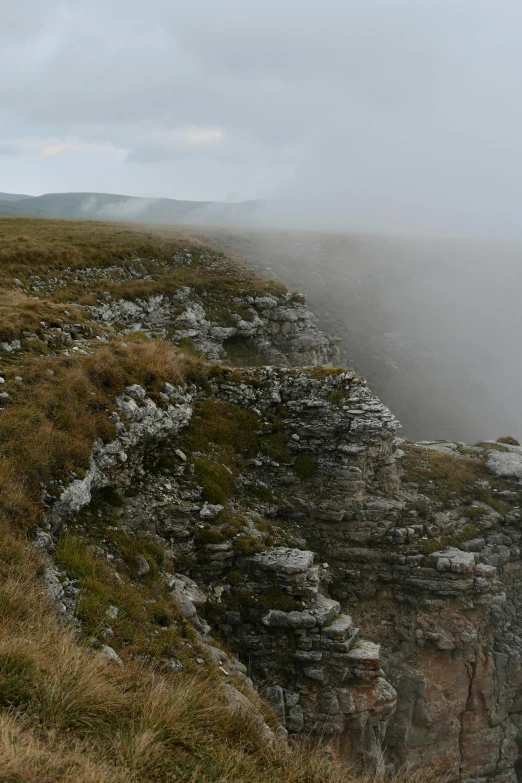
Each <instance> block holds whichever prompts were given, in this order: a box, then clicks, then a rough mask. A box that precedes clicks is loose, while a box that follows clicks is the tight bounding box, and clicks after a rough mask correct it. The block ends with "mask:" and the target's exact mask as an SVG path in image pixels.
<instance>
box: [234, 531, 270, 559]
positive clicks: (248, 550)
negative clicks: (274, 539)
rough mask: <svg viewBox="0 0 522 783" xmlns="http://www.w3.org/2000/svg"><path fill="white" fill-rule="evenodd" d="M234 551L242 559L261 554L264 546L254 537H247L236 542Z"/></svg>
mask: <svg viewBox="0 0 522 783" xmlns="http://www.w3.org/2000/svg"><path fill="white" fill-rule="evenodd" d="M233 549H234V554H236V555H238V556H240V557H241V556H247V555H254V554H255V553H256V552H261V550H262V549H263V545H262V544H260V543H259V541H258V540H257V538H254V536H250V535H246V536H242V537H241V538H236V539H235V540H234V544H233Z"/></svg>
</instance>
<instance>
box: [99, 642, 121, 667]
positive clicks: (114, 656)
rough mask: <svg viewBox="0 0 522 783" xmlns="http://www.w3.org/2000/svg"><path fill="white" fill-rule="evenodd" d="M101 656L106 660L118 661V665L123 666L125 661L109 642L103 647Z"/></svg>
mask: <svg viewBox="0 0 522 783" xmlns="http://www.w3.org/2000/svg"><path fill="white" fill-rule="evenodd" d="M100 658H103V660H104V661H108V662H111V661H112V662H113V663H117V664H118V666H123V661H122V659H121V658H120V656H119V655H118V653H117V652H116V650H114V649H113V648H112V647H109V645H108V644H104V645H103V647H102V648H101V652H100Z"/></svg>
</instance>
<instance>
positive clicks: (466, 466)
mask: <svg viewBox="0 0 522 783" xmlns="http://www.w3.org/2000/svg"><path fill="white" fill-rule="evenodd" d="M207 383H208V386H207V387H206V388H205V389H201V388H197V387H194V388H193V389H191V390H190V393H189V394H190V401H189V398H188V397H187V396H186V395H187V392H186V391H185V392H181V390H179V391H178V390H176V391H175V390H174V389H168V390H166V392H165V394H166V396H167V397H168V403H167V409H166V413H165V412H164V413H163V414H161V415H160V414H159V412H158V409H157V407H156V405H155V403H153V402H152V401H151V400H150V399H148V398H147V397H146V395H145V391H144V390H143V389H141V388H139V387H136V388H134V387H133V388H128V389H127V390H126V393H125V395H124V396H123V397H122V398H121V399H120V403H119V406H120V410H121V417H122V421H125V420H127V421H130V422H131V426H130V430H127V429H126V428H125V426H124V425H123V423H122V424H121V425H119V426H120V427H121V434H122V437H123V439H124V440H123V441H121V442H118V445H115V444H111V445H110V447H109V451H110V453H111V455H112V456H111V458H110V460H107V447H106V448H105V449H104V450H103V452H101V453H100V458H97V457H96V455H95V457H94V464H93V470H92V471H91V472H90V474H89V476H88V477H86V479H84V480H83V481H81V482H78V484H77V485H76V484H72V485H71V486H70V488H69V490H68V493H66V495H65V496H64V497H63V498H62V500H61V501H60V502H59V503H58V504H56V505H55V506H54V510H53V518H54V519H57V518H58V519H63V516H64V514H63V509H64V503H65V504H67V503H69V504H70V511H78V510H79V506H78V503H77V498H78V497H82V498H84V502H85V501H87V500H88V499H89V495H87V494H86V495H84V494H83V492H84V488H85V487H86V486H87V485H88V484H89V482H91V476H94V477H96V476H97V478H96V480H95V481H94V483H93V484H91V485H90V486H89V491H90V492H92V491H94V493H95V495H96V491H97V490H99V489H100V488H101V487H102V486H103V485H105V486H110V487H112V488H113V489H115V490H116V489H117V490H118V492H120V493H121V506H120V507H119V508H118V509H117V510H116V511H115V510H114V509H111V510H110V513H111V518H112V524H116V525H117V526H118V527H122V529H124V530H127V531H129V530H130V531H147V533H148V534H149V535H152V536H154V538H155V540H157V541H159V542H160V543H161V544H162V545H163V546H164V547H166V548H168V549H169V551H170V552H171V553H172V556H173V558H174V561H175V563H176V569H177V570H176V574H177V575H176V576H175V578H174V582H173V584H174V588H173V589H174V594H175V596H176V597H177V600H178V601H179V604H180V606H181V607H183V609H184V611H185V612H186V614H187V617H188V618H189V619H190V620H191V621H192V622H196V624H199V623H202V625H200V626H198V627H200V630H202V631H203V632H204V633H207V634H208V633H210V634H214V635H215V636H219V637H221V638H222V639H223V640H224V641H225V642H226V643H227V644H228V645H231V646H232V648H233V649H234V650H235V651H236V652H237V654H238V656H239V658H240V659H241V660H242V662H243V663H244V664H245V665H246V667H247V669H248V674H249V676H250V677H251V678H252V680H253V681H254V682H255V683H258V684H259V685H260V687H262V689H263V692H264V694H265V695H266V697H267V698H268V699H269V701H270V703H271V704H272V706H273V708H274V710H275V712H276V713H277V715H278V716H279V718H280V720H281V722H282V724H283V725H284V726H285V727H286V728H287V730H288V731H289V732H291V733H302V732H306V733H310V732H311V733H317V734H319V735H320V736H321V737H322V738H323V739H324V740H325V741H328V742H329V743H330V744H331V745H332V746H333V747H334V748H335V749H336V751H337V752H338V753H340V754H341V755H342V756H343V757H345V758H346V759H347V760H353V759H354V758H360V759H362V761H363V763H364V764H366V765H371V766H374V767H375V766H377V767H378V768H382V767H383V766H386V765H388V767H390V768H391V767H392V766H393V765H396V766H402V765H403V764H405V763H406V764H407V765H408V766H409V767H411V768H412V769H413V770H421V769H425V768H426V767H427V766H430V765H432V766H434V767H436V768H442V767H443V768H444V771H445V774H446V773H448V774H449V776H450V779H451V780H455V781H457V780H458V781H469V780H473V781H478V780H482V779H483V778H484V776H487V778H488V779H490V780H495V781H498V782H499V783H500V781H502V782H503V783H504V781H515V780H516V777H515V774H516V773H515V772H514V769H515V766H516V763H517V762H516V760H517V755H518V746H517V741H519V725H520V720H519V714H518V710H519V709H520V707H522V702H521V700H520V699H521V693H520V687H521V684H522V677H521V674H522V669H521V666H520V652H519V651H520V649H521V647H520V637H519V635H518V634H519V630H518V625H517V615H518V609H517V607H518V601H519V599H518V598H517V582H518V573H519V569H520V550H519V541H520V537H521V533H520V529H519V527H520V519H521V515H520V512H519V510H518V504H519V501H520V496H519V489H518V484H512V483H511V481H510V480H509V479H506V478H503V477H499V476H498V475H495V474H498V473H506V472H507V473H511V474H512V472H513V464H516V465H519V464H520V462H521V461H522V456H521V452H520V449H518V448H517V447H510V446H502V445H500V444H484V445H483V446H480V447H465V446H463V445H460V444H449V445H448V444H437V443H434V444H405V443H402V442H401V441H400V440H398V439H397V437H396V431H397V428H398V423H397V421H396V420H395V419H394V418H393V416H392V415H391V414H390V412H389V411H388V410H387V409H386V408H385V407H384V406H382V405H381V404H380V403H379V401H378V400H376V399H375V398H374V397H373V395H372V394H371V393H370V392H369V390H368V389H367V388H366V386H365V384H364V382H362V381H361V379H359V378H358V377H357V376H355V375H354V374H353V373H350V372H347V371H339V370H335V369H328V368H317V369H310V370H288V369H276V368H261V369H252V370H241V371H240V370H233V369H227V368H222V367H219V366H216V367H215V369H214V370H212V371H211V372H210V374H209V376H208V381H207ZM183 395H185V396H183ZM189 416H190V417H191V423H190V424H189V426H188V428H185V425H186V423H187V420H188V418H189ZM156 418H157V419H158V420H160V419H162V420H163V421H164V425H162V427H161V437H160V438H158V428H157V427H154V426H153V425H152V422H154V421H155V420H156ZM173 421H175V422H176V426H173V425H172V424H171V422H173ZM238 421H239V428H237V427H238ZM139 428H141V435H140V437H139V447H138V448H133V444H134V441H133V440H132V437H133V436H132V433H133V432H134V431H136V432H138V431H139ZM201 428H203V432H204V435H203V436H202V435H201ZM129 434H130V437H129ZM135 440H136V439H135ZM136 442H137V441H136ZM129 446H130V447H131V448H128V447H129ZM508 449H509V450H508ZM114 455H116V458H115V457H114ZM499 455H501V457H503V458H504V459H500V462H499ZM500 463H501V464H502V467H499V464H500ZM403 466H404V467H403ZM413 479H415V480H413ZM82 487H83V489H82ZM88 509H89V506H87V512H85V511H84V512H83V514H82V515H81V518H80V519H79V520H78V521H77V524H78V525H79V526H80V527H81V528H82V529H83V530H88V529H89V525H90V521H89V520H90V517H89V512H88ZM96 513H99V512H98V511H97V512H96ZM67 519H68V522H69V525H75V524H76V522H75V517H74V515H71V514H70V513H68V514H67ZM187 577H188V578H190V579H191V580H193V582H194V583H196V584H197V587H198V590H201V592H202V595H203V596H205V602H204V604H203V603H202V604H201V606H200V607H199V608H198V611H199V616H198V615H197V614H196V608H195V605H194V604H193V603H192V602H191V601H190V597H189V595H187V593H186V589H185V587H184V586H183V585H184V582H183V580H184V579H186V578H187ZM484 779H485V778H484Z"/></svg>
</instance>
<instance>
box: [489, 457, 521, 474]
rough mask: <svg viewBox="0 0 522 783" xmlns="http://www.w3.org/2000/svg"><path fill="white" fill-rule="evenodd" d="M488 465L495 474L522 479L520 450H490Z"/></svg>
mask: <svg viewBox="0 0 522 783" xmlns="http://www.w3.org/2000/svg"><path fill="white" fill-rule="evenodd" d="M486 467H487V469H488V470H489V472H490V473H493V475H494V476H502V477H504V478H515V479H519V480H522V454H521V453H518V452H513V453H510V452H503V451H490V452H489V453H488V459H487V462H486Z"/></svg>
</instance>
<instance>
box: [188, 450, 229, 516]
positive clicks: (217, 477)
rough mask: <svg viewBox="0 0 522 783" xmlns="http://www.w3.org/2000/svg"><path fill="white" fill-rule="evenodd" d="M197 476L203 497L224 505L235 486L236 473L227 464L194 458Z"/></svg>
mask: <svg viewBox="0 0 522 783" xmlns="http://www.w3.org/2000/svg"><path fill="white" fill-rule="evenodd" d="M194 468H195V476H196V480H197V482H198V484H199V485H200V486H201V487H202V489H203V499H204V500H206V501H208V502H209V503H219V504H220V505H222V506H223V505H224V504H225V503H226V501H227V499H228V497H229V496H230V495H231V493H232V491H233V489H234V487H235V483H236V481H235V478H236V477H235V475H234V474H233V473H231V471H230V469H227V467H226V466H225V465H222V464H220V463H219V462H215V461H214V460H211V459H196V460H194Z"/></svg>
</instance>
